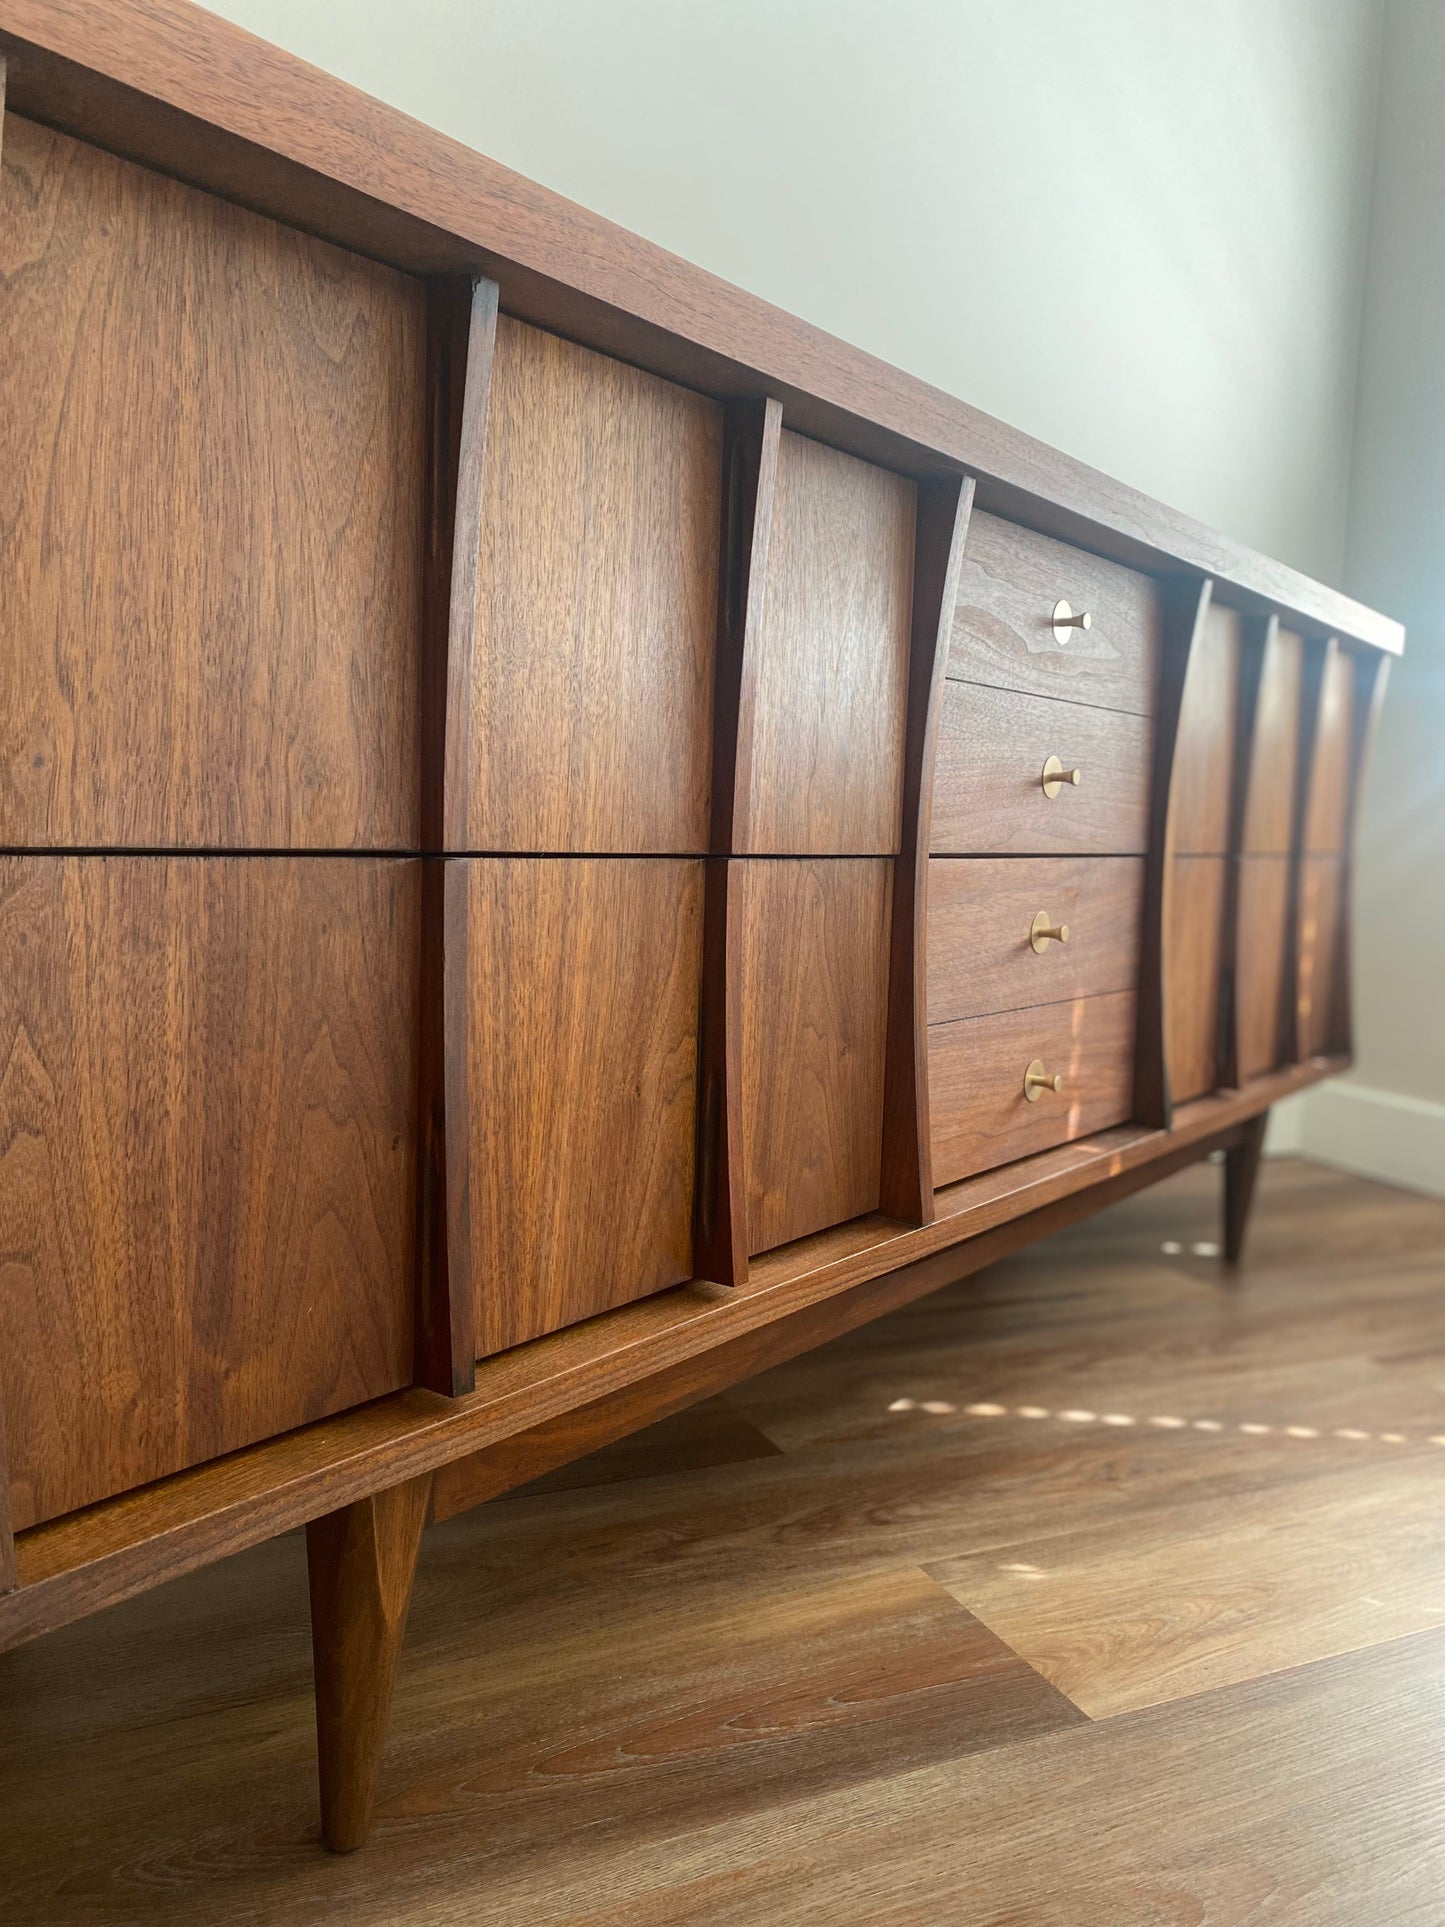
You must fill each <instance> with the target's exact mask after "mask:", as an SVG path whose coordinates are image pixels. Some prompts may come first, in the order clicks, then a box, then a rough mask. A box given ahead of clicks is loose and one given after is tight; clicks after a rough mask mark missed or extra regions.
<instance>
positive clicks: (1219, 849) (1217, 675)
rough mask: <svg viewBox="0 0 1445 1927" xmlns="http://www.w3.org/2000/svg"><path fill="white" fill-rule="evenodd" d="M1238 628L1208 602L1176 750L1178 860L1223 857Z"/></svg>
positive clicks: (1227, 839)
mask: <svg viewBox="0 0 1445 1927" xmlns="http://www.w3.org/2000/svg"><path fill="white" fill-rule="evenodd" d="M1239 679H1240V624H1239V617H1238V616H1237V615H1236V613H1235V612H1234V610H1233V609H1224V608H1221V607H1220V606H1219V605H1218V604H1217V603H1213V602H1211V604H1210V606H1209V610H1208V613H1207V614H1206V616H1205V619H1204V627H1203V629H1202V630H1201V632H1200V635H1199V640H1198V643H1197V645H1196V647H1195V648H1194V649H1193V650H1192V651H1191V652H1190V657H1189V672H1188V679H1187V681H1186V683H1185V687H1184V698H1183V703H1182V706H1181V708H1180V712H1179V734H1178V738H1177V740H1176V742H1175V745H1174V776H1173V799H1172V802H1171V804H1170V810H1171V825H1172V835H1173V848H1174V850H1175V852H1176V853H1177V854H1178V855H1180V856H1227V855H1229V854H1230V852H1231V850H1232V849H1233V848H1234V844H1233V840H1232V836H1231V824H1230V814H1231V802H1232V799H1233V794H1234V760H1235V750H1236V742H1237V738H1238V714H1239Z"/></svg>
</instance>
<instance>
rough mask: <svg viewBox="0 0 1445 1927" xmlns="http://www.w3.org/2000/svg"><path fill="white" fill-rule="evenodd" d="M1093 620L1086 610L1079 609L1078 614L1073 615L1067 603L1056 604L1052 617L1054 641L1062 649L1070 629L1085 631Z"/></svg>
mask: <svg viewBox="0 0 1445 1927" xmlns="http://www.w3.org/2000/svg"><path fill="white" fill-rule="evenodd" d="M1093 620H1094V618H1093V617H1092V616H1091V615H1090V614H1089V612H1088V610H1087V609H1081V610H1080V612H1079V614H1078V615H1075V614H1074V612H1073V610H1072V609H1071V608H1070V607H1069V605H1068V603H1067V602H1056V603H1055V604H1054V615H1053V630H1054V641H1055V642H1056V643H1057V644H1058V645H1059V647H1060V648H1061V649H1062V648H1063V647H1064V645H1065V644H1066V643H1067V642H1068V640H1069V631H1070V630H1071V629H1087V628H1089V627H1090V625H1091V624H1092V622H1093Z"/></svg>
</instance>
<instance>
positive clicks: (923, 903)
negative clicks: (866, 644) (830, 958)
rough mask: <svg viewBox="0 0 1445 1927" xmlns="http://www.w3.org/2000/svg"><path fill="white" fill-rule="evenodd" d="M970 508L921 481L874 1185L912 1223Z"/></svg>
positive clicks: (924, 1201)
mask: <svg viewBox="0 0 1445 1927" xmlns="http://www.w3.org/2000/svg"><path fill="white" fill-rule="evenodd" d="M972 512H973V484H972V482H970V481H966V480H965V481H961V482H955V481H952V480H949V481H943V482H932V483H924V484H921V485H920V487H919V490H918V503H917V516H916V531H917V533H916V542H915V549H914V557H913V617H912V643H911V654H910V661H909V669H908V728H907V732H906V735H905V739H904V751H903V821H902V831H901V835H900V839H899V849H898V861H897V863H896V864H895V865H894V868H893V903H892V910H891V913H890V917H889V936H888V1030H887V1037H886V1041H885V1045H884V1065H883V1161H882V1167H881V1176H880V1183H879V1203H880V1205H881V1208H882V1209H883V1210H884V1211H886V1212H887V1213H888V1215H889V1216H890V1217H893V1218H900V1219H902V1220H903V1221H904V1222H905V1223H911V1224H926V1223H927V1222H928V1220H929V1219H930V1218H931V1217H932V1216H933V1167H932V1142H931V1134H930V1131H929V1124H928V1021H929V1018H928V930H927V917H928V865H929V855H928V844H929V837H930V834H931V826H932V822H933V777H934V763H935V758H936V754H937V748H938V710H939V705H940V703H941V701H942V699H943V682H944V675H943V671H944V658H945V656H946V654H947V649H948V634H949V627H950V624H951V621H952V612H953V607H954V603H955V601H956V600H957V591H958V571H959V569H960V567H961V566H962V559H963V549H964V544H965V541H966V540H967V536H968V524H969V517H970V516H971V514H972Z"/></svg>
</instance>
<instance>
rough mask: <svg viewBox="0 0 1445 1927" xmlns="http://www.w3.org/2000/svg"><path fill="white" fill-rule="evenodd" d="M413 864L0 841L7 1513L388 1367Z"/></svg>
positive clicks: (46, 1510) (399, 1284)
mask: <svg viewBox="0 0 1445 1927" xmlns="http://www.w3.org/2000/svg"><path fill="white" fill-rule="evenodd" d="M420 867H421V866H420V864H419V863H411V862H400V861H392V860H386V859H360V858H355V859H327V858H308V859H290V860H281V859H259V858H239V857H232V858H226V857H218V858H184V857H178V858H167V857H68V858H59V857H48V856H45V857H7V858H4V859H0V960H3V961H0V1062H3V1064H4V1066H5V1069H4V1074H3V1077H0V1250H3V1251H4V1254H5V1259H4V1265H3V1269H0V1392H3V1402H4V1408H5V1414H6V1426H7V1431H8V1435H9V1446H10V1460H11V1476H12V1480H13V1487H14V1506H15V1516H16V1520H17V1524H19V1525H21V1526H24V1525H29V1524H31V1523H32V1522H34V1521H35V1520H38V1519H46V1518H52V1517H54V1516H55V1515H56V1514H58V1513H62V1512H67V1511H69V1510H71V1509H72V1508H74V1507H76V1506H83V1505H88V1504H90V1503H91V1502H92V1501H93V1500H96V1499H100V1498H103V1497H105V1496H106V1495H107V1494H108V1493H113V1492H119V1491H123V1490H125V1489H126V1488H128V1487H131V1486H135V1485H140V1484H142V1483H144V1482H145V1481H147V1480H150V1479H155V1478H159V1477H161V1476H163V1475H164V1474H166V1473H168V1472H173V1471H175V1470H177V1469H178V1468H180V1467H182V1466H188V1465H193V1464H195V1463H196V1462H197V1461H199V1460H203V1459H209V1458H212V1457H214V1456H215V1455H216V1454H217V1453H221V1452H229V1451H232V1450H234V1449H235V1448H236V1447H238V1446H242V1445H246V1444H249V1443H250V1442H251V1441H252V1440H255V1439H258V1438H263V1437H266V1436H268V1435H270V1434H272V1433H276V1432H282V1431H285V1430H286V1429H287V1428H288V1427H291V1426H296V1425H302V1424H305V1423H307V1422H308V1421H310V1420H313V1419H317V1418H320V1417H323V1416H324V1415H326V1414H328V1413H331V1412H336V1411H340V1410H341V1409H343V1408H344V1407H346V1406H350V1405H355V1404H357V1403H359V1402H360V1401H361V1400H364V1399H373V1398H378V1397H380V1396H382V1395H383V1394H384V1393H387V1392H391V1391H395V1390H396V1389H397V1388H398V1387H399V1386H403V1385H405V1384H407V1383H408V1382H409V1380H410V1377H411V1367H412V1281H411V1267H412V1212H413V1184H414V1175H413V1157H412V1143H413V1131H414V1128H415V1111H416V1082H415V1079H416V1071H415V1051H416V1046H415V1038H416V1033H417V981H416V969H417V964H416V935H417V928H418V918H419V906H418V893H419V882H420V877H419V871H420Z"/></svg>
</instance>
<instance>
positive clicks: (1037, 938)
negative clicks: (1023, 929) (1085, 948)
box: [1029, 910, 1069, 956]
mask: <svg viewBox="0 0 1445 1927" xmlns="http://www.w3.org/2000/svg"><path fill="white" fill-rule="evenodd" d="M1068 941H1069V926H1068V925H1067V924H1066V923H1054V922H1053V921H1052V920H1051V918H1050V916H1049V913H1048V911H1047V910H1040V912H1039V914H1038V915H1037V916H1036V917H1035V918H1034V920H1033V922H1032V923H1031V924H1030V926H1029V942H1030V943H1031V944H1032V945H1033V947H1034V949H1035V950H1036V951H1037V952H1038V953H1039V955H1040V956H1042V955H1043V954H1044V945H1045V944H1049V943H1067V942H1068Z"/></svg>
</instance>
